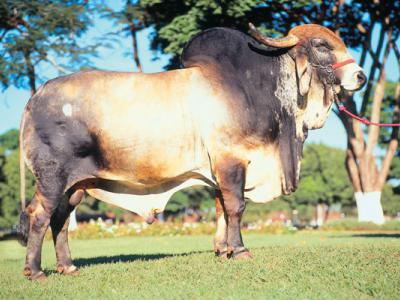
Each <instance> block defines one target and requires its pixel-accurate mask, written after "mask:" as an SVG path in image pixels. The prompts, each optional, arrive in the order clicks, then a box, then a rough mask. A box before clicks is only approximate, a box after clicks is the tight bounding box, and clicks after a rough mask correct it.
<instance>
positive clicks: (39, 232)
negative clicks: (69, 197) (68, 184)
mask: <svg viewBox="0 0 400 300" xmlns="http://www.w3.org/2000/svg"><path fill="white" fill-rule="evenodd" d="M35 163H36V165H35V166H36V168H35V170H34V174H35V177H36V178H37V182H36V185H37V189H36V193H35V196H34V198H33V200H32V203H31V204H29V205H28V207H27V208H26V212H27V213H28V216H29V217H28V218H22V219H23V220H29V233H28V241H27V254H26V261H25V268H24V274H25V276H27V277H28V278H29V279H32V280H36V279H43V278H45V277H46V276H45V274H44V273H43V272H42V269H41V252H42V245H43V238H44V235H45V233H46V231H47V229H48V227H49V224H50V218H51V217H52V215H53V214H54V213H55V211H56V209H57V208H58V206H59V204H60V202H61V201H62V199H63V196H64V192H63V190H64V186H65V178H66V177H65V173H64V171H63V169H62V165H63V164H62V163H61V161H60V160H57V159H54V158H53V157H52V156H51V155H50V154H49V153H48V152H46V151H45V150H43V151H42V152H41V153H40V156H39V155H37V156H36V157H35Z"/></svg>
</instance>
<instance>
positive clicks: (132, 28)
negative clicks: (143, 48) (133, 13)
mask: <svg viewBox="0 0 400 300" xmlns="http://www.w3.org/2000/svg"><path fill="white" fill-rule="evenodd" d="M129 28H130V31H131V36H132V43H133V60H134V61H135V64H136V67H137V69H138V71H139V72H142V64H141V63H140V60H139V50H138V43H137V36H136V33H137V29H136V26H135V24H133V23H130V24H129Z"/></svg>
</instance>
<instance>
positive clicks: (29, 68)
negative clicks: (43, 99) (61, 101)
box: [24, 50, 36, 96]
mask: <svg viewBox="0 0 400 300" xmlns="http://www.w3.org/2000/svg"><path fill="white" fill-rule="evenodd" d="M24 58H25V64H26V75H27V76H28V80H29V87H30V89H31V96H33V95H34V94H35V93H36V82H35V79H36V75H35V66H34V65H33V63H32V60H31V55H30V52H29V51H27V50H24Z"/></svg>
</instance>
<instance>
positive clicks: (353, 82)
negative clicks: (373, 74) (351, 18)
mask: <svg viewBox="0 0 400 300" xmlns="http://www.w3.org/2000/svg"><path fill="white" fill-rule="evenodd" d="M249 25H250V33H251V34H252V36H253V37H254V38H255V39H256V40H258V41H259V42H260V43H262V44H264V45H267V46H270V47H274V48H281V49H282V48H287V49H289V53H290V55H291V56H292V58H293V59H294V61H295V70H296V75H297V85H298V93H299V94H300V95H301V96H303V97H305V98H306V101H305V102H304V103H302V104H301V106H304V109H305V119H304V122H305V123H306V125H307V127H308V128H309V129H312V128H320V127H322V125H323V124H324V122H325V119H326V117H327V114H328V112H329V109H330V107H331V105H332V102H333V100H334V94H335V93H339V92H340V91H341V90H346V91H356V90H359V89H361V88H362V87H363V85H364V84H365V82H366V76H365V74H364V72H363V70H362V69H361V67H360V66H358V65H357V64H356V63H354V60H352V59H351V56H350V54H349V53H348V51H347V49H346V46H345V44H344V43H343V41H342V40H341V39H340V37H338V36H337V35H336V34H335V33H333V32H332V31H331V30H329V29H327V28H325V27H323V26H320V25H316V24H306V25H301V26H297V27H295V28H293V29H291V30H290V31H289V33H288V35H287V36H285V37H283V38H277V39H275V38H270V37H267V36H264V35H262V34H261V33H260V32H259V31H257V29H256V28H255V27H254V26H253V25H252V24H251V23H250V24H249ZM342 62H344V64H341V63H342ZM332 66H334V68H332ZM335 66H336V67H337V68H335ZM321 95H322V97H321ZM321 98H322V99H321ZM306 107H307V108H306Z"/></svg>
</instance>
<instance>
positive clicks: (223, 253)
mask: <svg viewBox="0 0 400 300" xmlns="http://www.w3.org/2000/svg"><path fill="white" fill-rule="evenodd" d="M223 205H224V203H223V199H222V194H221V191H220V190H216V191H215V208H216V217H217V231H216V233H215V236H214V252H215V255H217V256H220V257H227V254H228V243H227V237H228V232H227V229H228V227H227V216H226V214H225V212H224V206H223Z"/></svg>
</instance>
